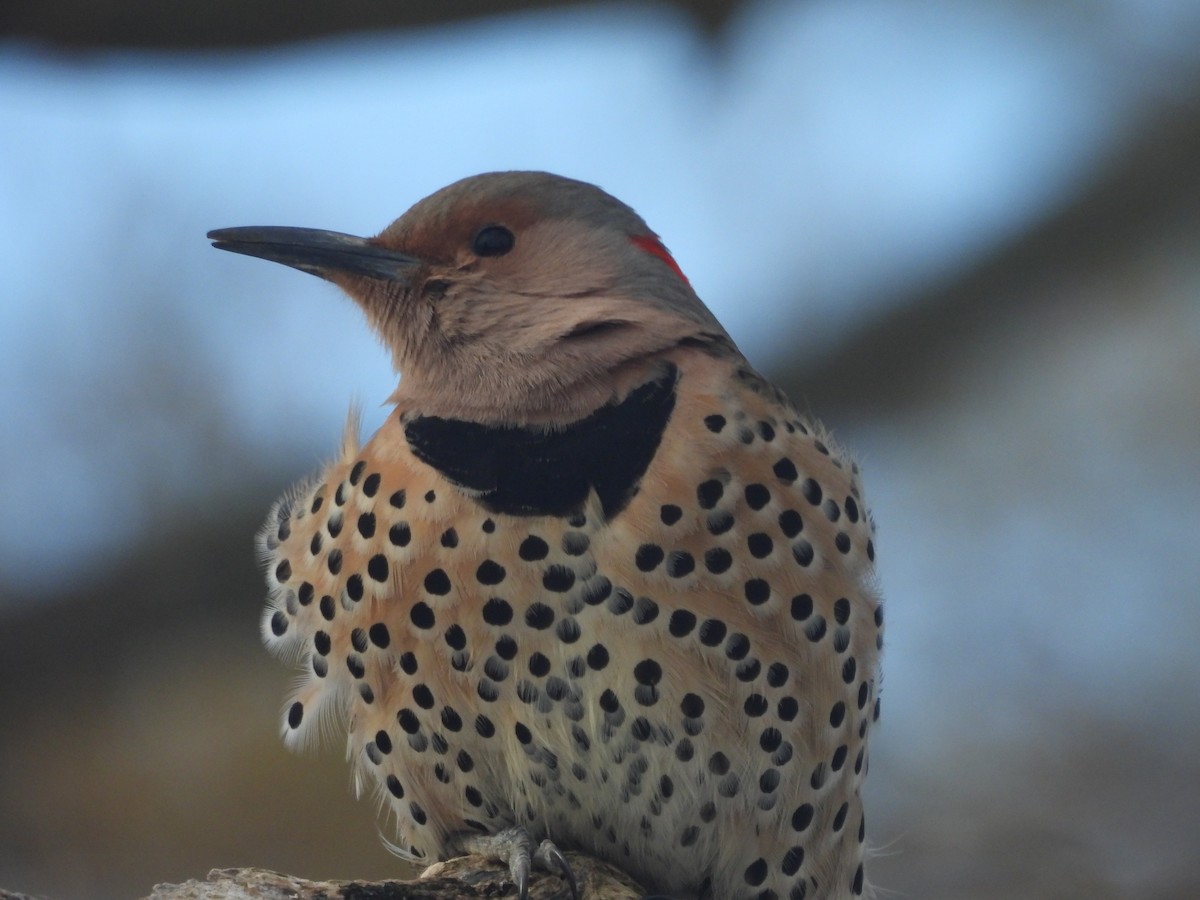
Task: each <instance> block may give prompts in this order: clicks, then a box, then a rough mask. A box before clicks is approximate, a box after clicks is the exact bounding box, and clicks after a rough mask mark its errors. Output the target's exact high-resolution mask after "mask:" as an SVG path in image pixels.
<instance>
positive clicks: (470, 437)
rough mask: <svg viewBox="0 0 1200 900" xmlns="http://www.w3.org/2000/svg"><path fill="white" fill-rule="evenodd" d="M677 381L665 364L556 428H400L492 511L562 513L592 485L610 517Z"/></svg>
mask: <svg viewBox="0 0 1200 900" xmlns="http://www.w3.org/2000/svg"><path fill="white" fill-rule="evenodd" d="M678 380H679V372H678V370H677V369H675V368H674V367H673V366H672V367H671V368H670V370H669V371H668V372H666V373H665V374H664V375H663V376H661V377H660V378H658V379H656V380H654V381H650V382H647V383H646V384H643V385H642V386H641V387H639V388H637V389H635V390H634V391H632V392H630V394H629V396H628V397H626V398H625V399H624V400H623V401H622V402H620V403H616V404H610V405H608V406H603V407H601V408H600V409H598V410H596V411H595V412H594V413H592V414H591V415H589V416H587V417H586V418H583V419H580V420H579V421H577V422H574V423H573V424H571V425H569V426H567V427H566V428H563V429H559V430H555V431H547V430H545V429H537V428H506V427H494V426H489V425H482V424H480V423H478V422H466V421H461V420H457V419H443V418H440V417H437V416H421V417H419V418H416V419H413V420H412V421H411V422H409V423H407V424H406V425H405V426H404V433H405V436H406V437H407V438H408V443H409V446H410V447H411V448H412V451H413V453H414V454H415V455H416V456H417V458H418V459H420V460H421V461H422V462H425V463H427V464H428V465H430V466H433V467H434V468H435V469H437V470H438V471H439V472H441V473H442V474H443V475H444V476H446V478H448V479H450V480H451V481H453V482H454V483H455V484H458V485H461V486H462V487H464V488H468V489H469V490H471V491H472V492H473V493H474V494H475V495H476V496H477V498H478V500H479V502H480V503H482V504H483V505H484V506H485V507H486V508H488V509H490V510H492V511H493V512H500V513H507V514H509V515H555V516H563V515H567V514H568V513H570V512H571V511H573V510H575V509H577V508H578V507H579V506H580V505H582V504H583V502H584V501H585V500H586V499H587V497H588V494H589V493H590V492H591V491H592V490H595V491H596V494H597V495H598V496H599V498H600V503H601V505H602V506H603V508H604V513H605V516H606V517H607V518H608V519H609V520H612V519H613V518H615V517H616V516H617V515H618V514H619V513H620V512H621V510H622V509H624V508H625V505H626V504H627V503H628V502H629V500H630V498H631V497H632V496H633V494H634V492H635V490H636V488H637V485H638V482H639V481H640V480H641V477H642V475H643V474H645V471H646V469H647V467H648V466H649V465H650V461H651V460H652V459H653V458H654V454H655V452H656V451H657V450H658V445H659V442H660V440H661V439H662V435H663V431H664V430H665V429H666V427H667V422H668V421H669V420H670V418H671V413H672V412H673V410H674V409H675V385H676V383H677V382H678Z"/></svg>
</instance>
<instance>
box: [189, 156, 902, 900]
mask: <svg viewBox="0 0 1200 900" xmlns="http://www.w3.org/2000/svg"><path fill="white" fill-rule="evenodd" d="M208 236H209V238H210V239H211V240H212V241H213V245H214V246H215V247H217V248H219V249H222V250H228V251H232V252H235V253H240V254H246V255H249V256H252V257H259V258H262V259H265V260H269V261H274V262H278V263H282V264H284V265H287V266H291V267H293V268H296V269H298V270H300V271H303V272H306V273H309V274H313V275H317V276H319V277H321V278H323V279H325V280H327V281H329V282H332V283H333V284H334V285H336V286H338V287H339V288H341V289H342V291H344V292H345V293H346V294H347V295H349V297H350V298H352V299H353V301H354V302H355V303H356V304H357V305H358V306H359V308H360V309H361V311H362V312H363V313H364V314H365V316H366V319H367V321H368V323H369V324H370V326H371V327H372V328H373V330H374V331H375V333H376V334H377V335H378V337H379V338H380V340H381V341H382V343H383V345H384V347H385V349H386V350H388V351H390V353H391V355H392V359H393V363H394V365H395V368H396V370H397V372H398V373H399V378H398V381H397V385H398V386H397V387H396V388H395V390H394V392H393V393H392V394H391V395H390V397H388V401H387V402H388V404H390V405H391V407H392V409H391V410H390V412H389V413H388V415H387V418H386V420H385V421H384V423H383V425H382V426H381V427H380V428H379V429H378V431H377V432H376V433H375V434H374V435H373V436H371V437H370V438H369V439H368V440H367V441H366V442H365V443H363V442H360V438H359V436H358V423H357V421H356V419H355V416H354V414H353V413H352V414H351V417H350V421H349V423H348V425H347V429H346V433H345V436H344V438H343V440H342V445H341V448H340V451H339V452H338V454H337V455H336V457H335V459H334V460H333V461H332V462H331V463H330V464H329V465H328V466H326V467H325V468H324V470H323V471H321V472H320V473H319V474H318V475H317V476H316V477H315V478H313V479H311V480H309V481H305V482H303V483H301V484H299V485H297V486H295V487H294V488H293V489H291V490H290V491H289V492H288V493H286V494H285V495H284V497H283V498H282V499H281V500H280V501H279V502H278V503H277V504H276V505H275V506H274V508H273V509H272V511H271V513H270V515H269V517H268V519H267V523H266V525H265V526H264V528H263V530H262V532H261V534H260V536H259V544H258V546H259V552H260V554H261V558H262V561H263V564H264V569H265V573H266V574H265V578H266V581H267V585H268V595H269V596H268V601H267V605H266V609H265V611H264V615H263V619H262V631H263V636H264V639H265V642H266V644H267V645H268V647H269V649H270V650H272V651H273V652H274V653H276V654H278V655H279V656H281V657H283V658H284V659H286V660H290V661H292V662H293V664H294V665H295V666H297V667H298V669H299V670H300V673H301V674H300V676H299V679H300V680H299V682H298V685H297V687H296V689H295V690H294V692H293V693H292V694H291V696H290V697H289V698H288V699H287V701H286V703H285V705H284V711H283V716H282V733H283V738H284V740H285V743H286V744H288V745H289V746H293V747H296V746H300V745H303V744H305V743H307V742H309V741H311V740H312V739H314V738H315V737H317V736H319V735H321V734H327V733H332V734H344V735H345V738H346V742H347V752H348V756H349V758H350V760H351V761H352V765H353V769H354V773H355V775H354V778H355V785H356V787H357V790H358V793H359V795H360V796H362V795H366V796H370V797H373V798H374V799H375V800H376V801H377V802H378V803H379V804H380V806H381V807H382V808H383V809H384V810H385V811H386V813H387V817H388V820H389V823H390V826H389V827H390V829H391V831H390V834H391V837H387V838H385V841H387V842H388V843H389V844H390V845H391V846H392V849H393V850H394V852H396V853H398V854H399V855H401V856H402V857H404V858H406V859H408V860H411V861H424V862H433V861H434V860H440V859H445V858H447V857H450V856H453V855H457V854H461V853H464V852H483V853H487V854H489V855H492V856H494V857H495V858H496V859H499V860H501V861H504V862H507V863H508V864H509V866H510V870H511V872H512V877H513V879H514V880H515V881H516V884H517V887H518V890H519V894H520V896H522V897H524V896H525V895H526V891H527V888H528V883H529V879H530V877H531V875H530V871H531V866H532V867H533V868H534V869H538V868H547V869H550V870H553V871H557V872H558V873H559V875H560V877H561V878H563V879H564V880H565V881H566V882H568V883H569V884H568V887H569V890H570V893H571V894H572V895H573V896H576V897H577V896H578V888H577V886H576V884H575V882H574V880H573V875H572V873H571V870H570V866H569V864H568V863H567V862H566V859H565V857H564V855H563V854H564V851H566V850H574V851H582V852H586V853H588V854H591V855H593V856H595V857H598V858H600V859H604V860H607V861H610V862H612V863H614V864H616V865H617V866H618V867H619V868H621V869H622V870H624V871H626V872H627V873H628V874H630V875H631V876H632V877H634V878H635V879H637V880H638V881H639V883H640V884H642V885H643V887H644V888H645V889H646V890H648V891H651V892H654V895H655V896H656V897H671V898H681V900H682V898H688V900H691V898H715V900H782V898H788V900H798V898H809V900H814V898H843V897H856V896H862V895H863V894H864V893H865V894H868V895H869V894H870V892H871V890H872V888H871V886H870V885H869V884H868V883H867V882H866V880H865V876H864V870H863V859H864V850H865V846H866V840H865V834H866V824H865V818H864V812H863V803H862V796H861V791H862V787H863V784H864V779H865V777H866V774H867V769H868V755H867V747H868V732H869V730H870V728H871V727H872V723H874V722H875V721H876V720H877V719H878V717H879V683H880V671H879V656H880V651H881V649H882V636H883V617H882V605H881V599H880V591H879V588H878V584H877V578H876V574H875V545H874V537H875V525H874V520H873V518H872V516H871V514H870V512H869V510H868V507H867V505H866V503H865V501H864V498H863V493H862V484H861V473H860V470H859V466H858V464H857V463H856V462H855V461H854V459H853V458H852V457H851V456H850V455H849V454H848V452H847V451H846V450H844V449H843V448H842V447H841V446H840V445H839V444H838V443H837V442H835V440H834V439H833V438H832V436H831V435H830V433H829V432H828V431H827V430H826V429H825V428H823V427H822V426H821V425H820V424H819V423H818V422H817V421H816V420H815V419H814V418H813V417H812V416H810V415H808V414H806V413H802V412H801V411H800V410H799V409H798V407H797V406H795V405H794V404H793V403H792V402H790V401H789V400H788V398H787V397H786V396H785V394H784V393H783V392H782V391H781V390H780V389H779V388H777V387H775V386H774V385H773V384H772V383H771V382H769V381H768V380H767V379H766V378H765V377H763V376H762V375H760V374H759V373H758V372H757V371H756V370H755V369H754V368H753V367H752V366H751V365H750V363H749V362H748V361H747V359H746V357H745V356H744V355H743V354H742V353H741V351H740V350H739V349H738V348H737V346H736V344H735V343H734V341H733V339H732V338H731V337H730V335H729V334H728V332H727V331H726V330H725V328H724V327H722V325H721V324H720V323H719V322H718V320H717V318H716V317H715V316H714V315H713V313H712V312H711V311H710V310H709V309H708V307H707V306H705V304H704V303H703V302H702V301H701V300H700V298H699V297H698V295H697V293H696V291H695V290H694V289H693V286H692V284H691V283H690V281H689V280H688V278H687V277H686V276H685V275H684V273H683V272H682V270H681V268H680V266H679V265H678V264H677V262H676V261H675V259H674V257H673V256H672V255H671V254H670V252H669V251H668V250H667V249H666V246H665V245H664V243H663V242H662V240H661V239H660V238H659V236H658V235H657V234H656V233H655V232H653V231H651V230H650V228H649V227H648V226H647V224H646V223H645V222H644V221H643V219H642V218H641V217H640V216H639V215H638V214H637V213H635V212H634V211H633V209H631V208H630V207H629V206H627V205H625V204H624V203H622V202H621V201H619V200H617V199H616V198H615V197H613V196H611V195H610V194H608V193H606V192H605V191H603V190H602V189H601V188H599V187H596V186H594V185H591V184H588V183H585V182H582V181H577V180H573V179H569V178H565V177H562V176H557V175H552V174H549V173H545V172H522V171H511V172H491V173H486V174H482V175H476V176H472V177H468V178H465V179H463V180H460V181H457V182H455V183H453V184H451V185H449V186H448V187H445V188H442V189H441V190H438V191H436V192H435V193H433V194H431V195H430V196H428V197H426V198H425V199H423V200H420V201H419V202H417V203H416V204H415V205H413V206H412V207H411V208H410V209H409V210H408V211H407V212H406V213H404V214H403V215H402V216H401V217H400V218H399V219H397V220H396V221H395V222H393V223H392V224H391V225H389V226H388V227H386V228H385V229H384V230H383V231H382V232H381V233H379V234H378V235H376V236H374V237H370V238H362V237H356V236H352V235H347V234H342V233H338V232H332V231H324V230H318V229H309V228H294V227H275V226H269V227H266V226H264V227H259V226H250V227H239V228H226V229H219V230H215V231H212V232H210V233H209V235H208ZM717 252H719V248H718V249H717ZM319 352H320V349H319V347H308V348H306V349H303V350H301V349H300V348H297V350H296V362H297V364H298V365H303V359H304V355H305V354H313V353H319Z"/></svg>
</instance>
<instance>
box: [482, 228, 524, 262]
mask: <svg viewBox="0 0 1200 900" xmlns="http://www.w3.org/2000/svg"><path fill="white" fill-rule="evenodd" d="M516 241H517V239H516V238H515V237H513V233H512V232H511V231H509V230H508V229H507V228H505V227H504V226H503V225H484V226H483V227H482V228H480V229H479V231H478V232H477V233H476V235H475V239H474V240H473V241H471V250H473V251H474V253H475V255H476V256H503V255H504V254H505V253H507V252H508V251H509V250H511V249H512V248H513V244H515V243H516Z"/></svg>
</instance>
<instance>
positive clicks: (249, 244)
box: [208, 225, 421, 281]
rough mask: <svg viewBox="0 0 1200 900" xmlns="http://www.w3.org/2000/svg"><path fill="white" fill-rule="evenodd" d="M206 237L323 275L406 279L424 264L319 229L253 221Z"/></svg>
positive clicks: (364, 240) (220, 245) (227, 247)
mask: <svg viewBox="0 0 1200 900" xmlns="http://www.w3.org/2000/svg"><path fill="white" fill-rule="evenodd" d="M208 238H209V240H211V241H212V242H213V246H214V247H216V248H217V249H218V250H230V251H232V252H234V253H244V254H246V255H247V256H257V257H259V258H261V259H269V260H271V261H272V262H277V263H283V264H284V265H285V266H291V267H292V268H293V269H299V270H300V271H301V272H308V273H309V274H310V275H318V276H320V277H321V278H330V277H331V276H336V275H337V274H339V273H342V274H351V275H362V276H366V277H367V278H377V279H381V280H384V281H403V280H406V279H407V278H408V276H409V273H410V272H411V271H412V270H413V269H414V268H416V267H417V266H418V265H420V263H421V261H420V260H419V259H417V258H416V257H415V256H409V255H407V254H405V253H397V252H396V251H394V250H389V249H388V248H387V247H382V246H380V245H379V244H375V243H372V242H371V241H370V240H368V239H367V238H361V237H355V236H354V235H352V234H341V233H340V232H337V231H322V230H320V229H318V228H289V227H286V226H272V225H262V226H260V225H249V226H246V227H243V228H218V229H217V230H216V231H210V232H209V233H208Z"/></svg>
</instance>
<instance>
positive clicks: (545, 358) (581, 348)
mask: <svg viewBox="0 0 1200 900" xmlns="http://www.w3.org/2000/svg"><path fill="white" fill-rule="evenodd" d="M209 237H210V238H211V239H212V240H213V241H214V245H215V246H216V247H219V248H221V249H224V250H232V251H234V252H236V253H245V254H248V255H250V256H258V257H262V258H263V259H269V260H273V261H275V262H280V263H284V264H285V265H289V266H292V267H294V268H297V269H300V270H302V271H305V272H309V273H311V274H314V275H319V276H320V277H322V278H325V279H327V280H329V281H332V282H334V283H335V284H337V285H338V286H339V287H341V288H342V289H343V290H345V291H346V292H347V293H348V294H349V295H350V296H351V297H352V298H354V300H355V301H356V302H357V303H358V304H359V306H361V307H362V309H363V310H364V312H365V313H366V315H367V319H368V320H369V322H370V323H371V325H372V327H374V329H375V330H376V331H377V332H378V334H379V335H380V337H381V338H382V340H383V342H384V343H385V344H386V346H387V347H388V349H389V350H390V351H391V353H392V357H393V360H394V362H395V365H396V368H397V369H398V370H399V371H400V373H401V374H402V376H403V378H402V381H401V385H400V388H399V389H398V390H397V392H396V394H395V395H394V399H396V400H397V401H398V402H403V403H404V404H405V405H406V406H408V407H410V408H413V409H419V410H420V411H421V412H423V413H427V414H434V415H442V416H447V417H454V418H468V419H473V420H476V421H485V422H511V423H514V424H515V423H533V422H544V423H554V422H555V421H567V420H569V419H572V418H578V417H579V416H580V415H585V414H587V413H588V412H590V411H591V410H592V409H595V408H596V407H597V406H600V405H602V404H603V403H605V402H608V401H609V400H611V399H613V397H614V396H616V395H618V394H620V393H621V392H623V391H624V390H626V389H628V387H629V386H630V385H631V384H632V383H634V382H636V380H637V379H638V378H639V377H640V376H641V374H642V373H643V372H645V371H646V369H647V368H649V367H652V366H653V365H654V361H655V360H656V359H657V358H658V357H660V356H661V355H662V354H663V353H664V352H667V351H670V350H672V349H673V348H675V347H677V346H679V345H681V344H684V345H687V344H692V345H699V346H711V347H713V348H715V349H718V350H725V349H727V348H731V347H732V342H731V341H730V339H729V337H728V335H727V334H726V333H725V331H724V329H723V328H722V327H721V326H720V324H719V323H718V322H717V320H716V319H715V318H714V317H713V315H712V313H710V312H709V311H708V309H707V308H706V307H705V306H704V304H703V303H702V302H701V301H700V299H699V298H698V297H697V296H696V294H695V292H694V291H693V290H692V288H691V286H690V285H689V284H688V281H687V279H686V278H685V277H684V276H683V273H682V272H681V271H680V270H679V267H678V266H677V265H676V264H675V261H674V260H673V259H672V258H671V256H670V254H669V253H668V252H667V250H666V249H665V248H664V247H663V245H662V243H661V242H660V241H659V239H658V237H657V236H656V235H655V234H654V233H653V232H652V231H651V230H650V229H649V228H648V227H647V226H646V223H645V222H643V221H642V219H641V218H640V217H639V216H638V215H637V214H636V213H635V212H634V211H633V210H632V209H630V208H629V207H628V206H626V205H625V204H623V203H621V202H620V201H619V200H617V199H615V198H614V197H611V196H610V195H608V194H606V193H605V192H604V191H602V190H600V189H599V188H597V187H594V186H592V185H590V184H585V183H583V182H580V181H573V180H571V179H568V178H562V177H559V176H556V175H549V174H546V173H544V172H496V173H491V174H485V175H477V176H474V177H472V178H466V179H464V180H462V181H459V182H456V183H454V184H452V185H450V186H449V187H446V188H443V189H442V190H440V191H438V192H436V193H434V194H432V195H431V196H429V197H426V198H425V199H424V200H422V201H420V202H419V203H417V204H416V205H415V206H413V207H412V208H411V209H410V210H408V212H406V213H405V214H404V215H403V216H401V217H400V218H399V219H397V220H396V221H395V222H393V223H392V224H391V225H389V226H388V227H387V228H386V229H384V230H383V232H381V233H380V234H379V235H377V236H375V237H372V238H360V237H353V236H351V235H346V234H339V233H337V232H330V231H319V230H315V229H307V228H287V227H248V228H225V229H220V230H217V231H213V232H210V233H209Z"/></svg>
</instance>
